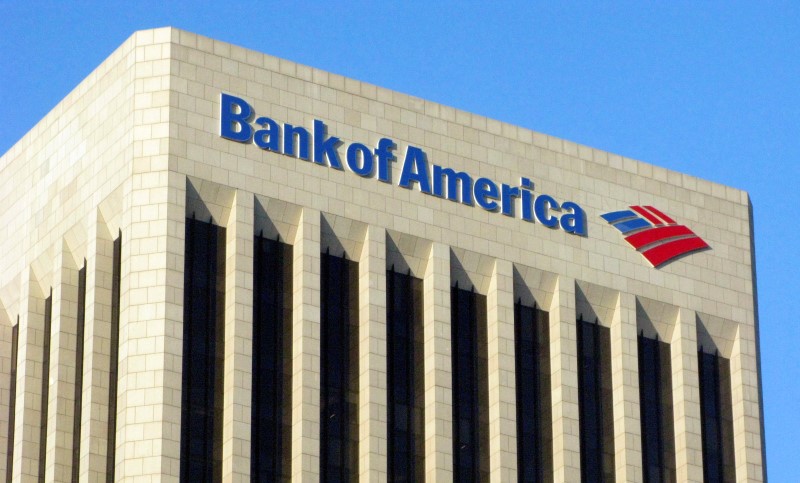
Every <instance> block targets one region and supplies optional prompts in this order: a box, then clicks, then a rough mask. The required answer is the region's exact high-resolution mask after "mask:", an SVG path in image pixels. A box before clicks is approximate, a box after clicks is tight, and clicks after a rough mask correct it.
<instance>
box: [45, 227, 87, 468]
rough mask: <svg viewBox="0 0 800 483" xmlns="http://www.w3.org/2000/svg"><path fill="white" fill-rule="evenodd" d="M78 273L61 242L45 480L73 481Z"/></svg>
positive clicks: (55, 283)
mask: <svg viewBox="0 0 800 483" xmlns="http://www.w3.org/2000/svg"><path fill="white" fill-rule="evenodd" d="M81 265H83V260H81ZM78 271H79V269H78V266H77V265H76V263H75V260H74V259H73V258H72V253H71V252H70V248H69V245H68V244H67V242H66V241H62V242H61V243H59V249H58V250H57V251H56V258H55V260H54V265H53V300H52V304H53V311H52V314H53V315H52V325H51V329H50V333H51V336H50V372H49V374H50V382H49V385H50V389H49V391H48V393H49V398H48V408H47V435H48V437H47V448H46V452H47V458H46V465H45V479H46V480H47V481H56V482H61V481H63V482H68V481H71V480H72V451H73V448H72V443H73V438H72V435H73V428H74V426H73V425H74V421H75V420H74V417H75V415H74V414H73V413H74V407H75V381H76V378H75V368H76V359H75V355H76V341H77V316H78ZM76 449H77V448H76Z"/></svg>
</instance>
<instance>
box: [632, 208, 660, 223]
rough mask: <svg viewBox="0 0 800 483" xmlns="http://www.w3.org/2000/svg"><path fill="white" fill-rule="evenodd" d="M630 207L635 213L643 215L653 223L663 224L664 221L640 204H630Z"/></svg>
mask: <svg viewBox="0 0 800 483" xmlns="http://www.w3.org/2000/svg"><path fill="white" fill-rule="evenodd" d="M631 209H632V210H633V211H635V212H636V213H639V214H640V215H642V216H643V217H645V218H647V221H649V222H650V223H652V224H654V225H663V224H664V222H663V221H661V220H659V219H658V218H656V217H655V216H653V215H652V214H651V213H650V212H649V211H647V210H645V209H644V208H642V207H641V206H631Z"/></svg>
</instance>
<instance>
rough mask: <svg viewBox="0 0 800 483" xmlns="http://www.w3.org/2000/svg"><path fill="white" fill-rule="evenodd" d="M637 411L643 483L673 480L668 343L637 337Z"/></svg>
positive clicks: (673, 458) (665, 482) (670, 377)
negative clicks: (640, 439)
mask: <svg viewBox="0 0 800 483" xmlns="http://www.w3.org/2000/svg"><path fill="white" fill-rule="evenodd" d="M639 411H640V418H641V425H642V465H643V473H644V481H645V483H671V482H674V481H675V477H676V476H675V443H674V432H673V419H672V363H671V355H670V347H669V344H667V343H665V342H662V341H659V340H657V339H650V338H648V337H645V336H644V335H639Z"/></svg>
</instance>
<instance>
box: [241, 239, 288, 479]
mask: <svg viewBox="0 0 800 483" xmlns="http://www.w3.org/2000/svg"><path fill="white" fill-rule="evenodd" d="M253 263H254V267H253V393H252V394H253V400H252V428H251V432H250V434H251V459H250V476H251V478H250V481H253V482H277V481H289V479H290V478H291V424H292V422H291V407H292V405H291V396H292V392H291V378H292V374H291V370H292V365H291V355H292V247H291V246H289V245H286V244H285V243H281V242H280V241H278V240H268V239H266V238H263V237H261V236H256V237H255V245H254V259H253Z"/></svg>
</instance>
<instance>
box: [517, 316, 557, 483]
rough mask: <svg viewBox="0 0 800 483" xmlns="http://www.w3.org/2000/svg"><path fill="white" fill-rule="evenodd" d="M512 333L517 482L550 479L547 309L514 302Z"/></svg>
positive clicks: (550, 409)
mask: <svg viewBox="0 0 800 483" xmlns="http://www.w3.org/2000/svg"><path fill="white" fill-rule="evenodd" d="M514 334H515V337H514V341H515V343H514V345H515V350H514V353H515V360H516V382H517V475H518V481H519V482H520V483H540V482H543V481H553V441H552V439H553V428H552V424H553V421H552V405H551V404H552V403H551V398H550V321H549V317H548V315H547V312H544V311H542V310H539V309H538V308H536V307H535V306H534V307H529V306H526V305H523V304H522V302H521V301H520V302H518V303H517V304H515V306H514Z"/></svg>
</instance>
